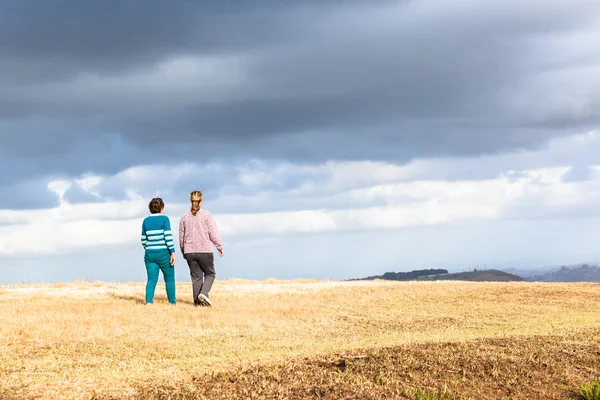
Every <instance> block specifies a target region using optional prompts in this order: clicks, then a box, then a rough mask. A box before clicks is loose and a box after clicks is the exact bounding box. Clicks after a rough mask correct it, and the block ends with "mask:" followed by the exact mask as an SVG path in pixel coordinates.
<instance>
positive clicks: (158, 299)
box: [110, 293, 194, 306]
mask: <svg viewBox="0 0 600 400" xmlns="http://www.w3.org/2000/svg"><path fill="white" fill-rule="evenodd" d="M110 296H111V297H112V298H114V299H117V300H125V301H130V302H134V303H135V304H142V305H145V304H146V299H144V297H142V296H125V295H120V294H114V293H111V295H110ZM168 302H169V301H168V299H167V296H164V295H162V296H161V295H157V296H155V297H154V303H168ZM177 304H187V305H190V306H193V305H194V302H193V301H191V300H180V299H177Z"/></svg>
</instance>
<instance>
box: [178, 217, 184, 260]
mask: <svg viewBox="0 0 600 400" xmlns="http://www.w3.org/2000/svg"><path fill="white" fill-rule="evenodd" d="M184 218H185V217H181V219H180V220H179V249H180V250H181V254H185V253H184V252H183V251H184V250H183V243H184V240H185V222H184Z"/></svg>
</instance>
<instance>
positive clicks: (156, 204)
mask: <svg viewBox="0 0 600 400" xmlns="http://www.w3.org/2000/svg"><path fill="white" fill-rule="evenodd" d="M148 208H149V209H150V214H160V213H161V212H163V210H164V209H165V203H164V202H163V200H162V199H161V198H160V197H155V198H153V199H152V200H150V204H148Z"/></svg>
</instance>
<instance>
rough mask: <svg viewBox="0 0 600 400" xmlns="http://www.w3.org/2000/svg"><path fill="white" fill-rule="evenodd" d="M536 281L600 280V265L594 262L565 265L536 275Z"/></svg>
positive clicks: (534, 279)
mask: <svg viewBox="0 0 600 400" xmlns="http://www.w3.org/2000/svg"><path fill="white" fill-rule="evenodd" d="M528 280H529V281H534V282H600V266H598V265H592V264H581V265H571V266H566V265H563V266H561V267H560V268H558V269H557V270H556V271H552V272H548V273H545V274H540V275H535V276H533V277H531V278H529V279H528Z"/></svg>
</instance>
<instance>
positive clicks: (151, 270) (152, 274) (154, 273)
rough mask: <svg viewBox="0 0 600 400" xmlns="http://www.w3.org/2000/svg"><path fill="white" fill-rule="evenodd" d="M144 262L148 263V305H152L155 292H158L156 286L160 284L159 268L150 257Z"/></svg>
mask: <svg viewBox="0 0 600 400" xmlns="http://www.w3.org/2000/svg"><path fill="white" fill-rule="evenodd" d="M144 262H145V263H146V273H147V274H148V281H147V282H146V304H152V303H154V291H155V290H156V284H157V283H158V270H159V266H158V264H157V263H156V262H154V261H153V260H152V259H149V258H148V257H145V258H144Z"/></svg>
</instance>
